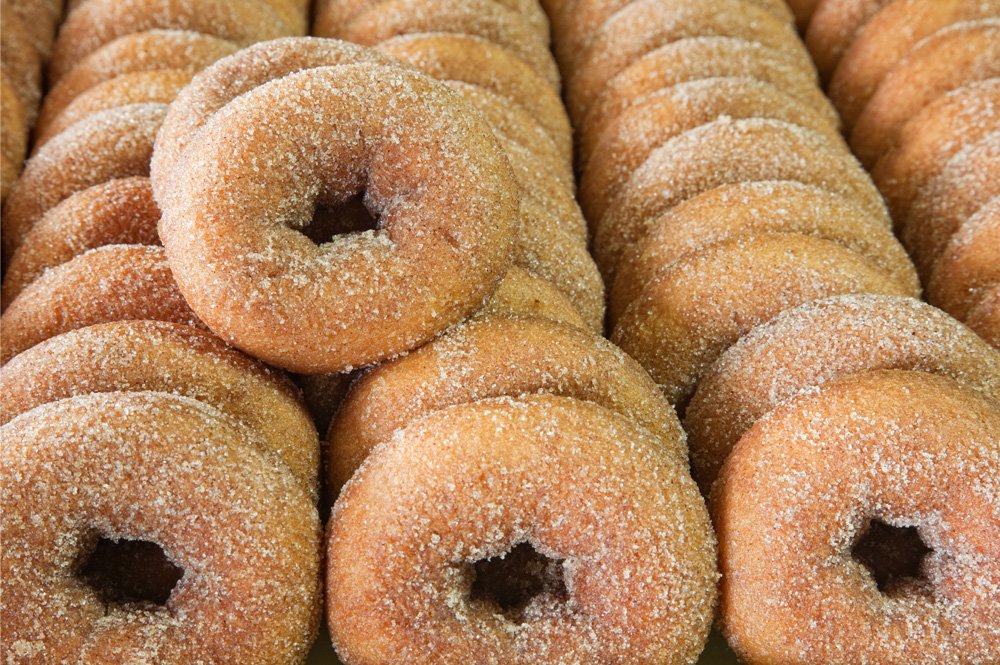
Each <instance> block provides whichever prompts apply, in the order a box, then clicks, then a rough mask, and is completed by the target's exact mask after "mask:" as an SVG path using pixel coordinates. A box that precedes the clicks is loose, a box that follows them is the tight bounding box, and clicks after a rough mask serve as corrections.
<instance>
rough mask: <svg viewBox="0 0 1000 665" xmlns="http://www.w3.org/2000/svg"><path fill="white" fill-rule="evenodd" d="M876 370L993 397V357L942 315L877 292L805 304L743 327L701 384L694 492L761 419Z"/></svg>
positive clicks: (694, 432)
mask: <svg viewBox="0 0 1000 665" xmlns="http://www.w3.org/2000/svg"><path fill="white" fill-rule="evenodd" d="M877 369H906V370H915V371H921V372H930V373H932V374H941V375H943V376H949V377H951V378H953V379H955V380H956V381H958V382H960V383H962V384H963V385H965V386H968V387H970V388H974V389H976V390H979V391H980V392H982V393H984V394H986V395H989V396H990V397H993V398H994V399H1000V353H997V352H996V351H995V350H993V349H991V348H990V346H989V345H987V344H985V343H984V342H983V341H982V340H981V339H979V337H978V336H976V335H975V334H973V333H972V331H970V330H969V329H968V328H966V327H965V326H963V325H962V324H961V323H959V322H958V321H956V320H955V319H953V318H951V317H950V316H948V315H947V314H945V313H944V312H942V311H941V310H938V309H936V308H934V307H931V306H930V305H926V304H924V303H922V302H920V301H918V300H914V299H912V298H897V297H891V296H876V295H848V296H839V297H835V298H828V299H826V300H819V301H816V302H812V303H807V304H805V305H802V306H801V307H796V308H795V309H790V310H788V311H786V312H782V313H781V314H779V315H778V316H777V317H775V318H774V319H773V320H771V321H769V322H768V323H765V324H763V325H760V326H758V327H756V328H754V329H753V330H751V331H750V332H749V333H748V334H746V335H745V336H743V338H741V339H740V341H738V342H737V343H736V344H734V345H733V346H732V347H730V348H729V350H728V351H726V352H725V353H724V354H723V355H722V357H721V358H719V360H718V361H717V362H716V363H715V364H714V365H713V366H712V368H711V369H710V370H709V371H708V372H707V373H706V374H705V376H704V378H702V379H701V381H700V382H699V384H698V390H697V391H696V392H695V394H694V397H692V399H691V402H690V403H689V404H688V407H687V410H686V412H685V415H684V428H685V430H686V431H687V432H688V436H689V437H690V438H689V444H690V447H691V467H692V470H693V471H694V475H695V479H696V480H698V482H699V484H700V485H701V487H702V490H703V491H705V492H706V493H707V491H708V490H709V489H710V488H711V486H712V483H713V482H714V481H715V478H716V476H718V473H719V469H721V468H722V464H723V462H725V460H726V457H728V456H729V453H730V451H731V450H732V449H733V447H734V446H736V444H737V442H738V441H739V440H740V438H741V437H742V436H743V435H744V434H745V433H746V432H747V430H749V429H750V428H751V427H752V426H753V424H754V423H755V422H756V421H757V420H758V419H760V418H762V417H764V416H765V415H766V414H767V413H768V412H770V411H772V410H773V409H775V408H777V407H778V406H780V405H781V404H784V403H786V402H788V401H789V400H791V399H793V398H795V397H796V396H797V395H801V394H803V393H807V392H810V391H812V390H815V389H816V388H818V387H819V386H822V385H824V384H826V383H828V382H830V381H833V380H835V379H838V378H841V377H845V376H850V375H852V374H859V373H862V372H867V371H870V370H877Z"/></svg>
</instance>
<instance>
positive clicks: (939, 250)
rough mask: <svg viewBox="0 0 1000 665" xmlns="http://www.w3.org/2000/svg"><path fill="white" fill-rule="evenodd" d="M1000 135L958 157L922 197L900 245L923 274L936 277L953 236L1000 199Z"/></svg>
mask: <svg viewBox="0 0 1000 665" xmlns="http://www.w3.org/2000/svg"><path fill="white" fill-rule="evenodd" d="M997 173H1000V129H998V130H996V131H994V132H992V133H991V134H987V135H986V136H984V137H983V138H982V139H980V140H979V141H977V142H976V143H973V144H971V145H968V146H966V147H965V148H964V149H962V150H960V151H959V152H957V153H956V154H955V156H954V157H952V158H951V160H949V161H948V163H947V164H946V165H945V166H944V168H943V169H942V170H941V173H940V174H939V175H938V176H936V177H935V178H934V179H933V180H931V181H930V182H928V183H927V184H926V185H925V186H924V187H923V189H922V190H921V191H920V192H918V193H917V197H916V199H915V200H914V202H913V206H912V207H911V208H910V214H909V215H908V216H907V218H906V221H905V222H904V224H903V226H902V228H901V229H900V234H899V235H900V239H901V240H902V241H903V245H904V246H905V247H906V249H907V251H908V252H909V253H910V256H911V257H912V258H913V263H914V264H915V265H916V266H917V272H919V273H920V274H921V276H923V277H925V278H926V277H928V276H929V275H930V271H931V268H932V267H933V265H934V262H935V261H936V260H937V258H938V257H939V256H941V254H943V253H944V251H945V247H946V246H947V244H948V241H949V240H950V239H951V237H952V235H954V234H955V232H956V231H958V230H959V228H961V226H962V224H963V223H964V222H965V221H966V220H967V219H969V218H970V217H972V216H973V215H975V214H976V212H977V211H979V209H980V208H982V207H983V206H984V205H986V204H987V203H989V202H990V200H991V199H993V198H996V197H997V196H1000V179H998V178H997V177H996V176H997Z"/></svg>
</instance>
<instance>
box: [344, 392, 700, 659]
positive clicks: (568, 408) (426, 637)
mask: <svg viewBox="0 0 1000 665" xmlns="http://www.w3.org/2000/svg"><path fill="white" fill-rule="evenodd" d="M581 462H583V463H581ZM432 496H438V497H440V496H452V497H455V502H454V503H450V504H448V505H446V506H442V507H441V509H432V510H428V506H430V505H432V503H431V500H430V497H432ZM473 497H477V498H476V499H475V500H473ZM390 498H391V500H388V499H390ZM584 505H586V506H587V508H586V510H581V509H580V507H581V506H584ZM702 506H703V504H702V500H701V497H700V495H699V494H698V491H697V488H696V487H695V485H694V483H693V482H691V480H690V475H688V472H687V470H686V468H685V466H684V464H683V462H681V461H680V460H678V459H677V457H676V456H675V455H671V454H670V453H669V449H667V448H665V447H664V446H663V443H662V441H660V440H659V439H658V438H656V437H654V436H652V435H650V434H649V433H647V432H646V431H645V430H643V429H641V428H639V427H637V426H636V425H635V424H634V423H633V422H632V421H630V420H629V419H627V418H624V417H622V416H619V415H618V414H615V413H612V412H610V411H607V410H606V409H603V408H602V407H599V406H597V405H594V404H589V403H587V402H581V401H577V400H573V399H570V398H565V397H562V398H560V397H552V396H537V397H532V398H525V399H522V400H517V401H514V400H511V399H497V400H486V401H482V402H477V403H474V404H465V405H461V406H457V407H452V408H449V409H445V410H443V411H439V412H436V413H433V414H431V415H429V416H427V417H425V418H423V419H421V420H419V421H417V422H415V423H412V424H411V425H409V426H408V427H407V428H406V429H403V430H401V431H399V432H397V433H396V434H395V435H394V436H393V438H392V440H391V441H390V442H388V443H386V444H385V445H383V446H380V447H379V448H378V449H376V450H375V451H374V452H373V453H372V455H371V456H370V457H369V458H368V460H367V462H366V463H365V464H364V466H363V467H362V468H361V469H360V470H359V472H358V473H357V474H356V475H355V476H354V478H353V479H352V480H351V482H349V483H348V484H347V486H346V487H345V488H344V491H343V492H342V493H341V495H340V499H339V500H338V501H337V504H336V506H335V507H334V512H333V517H332V521H331V523H330V528H329V530H328V531H327V561H328V566H327V578H326V583H327V589H328V593H329V595H328V598H330V599H331V600H330V602H329V603H328V604H327V622H328V625H329V627H330V634H331V636H332V638H333V642H334V645H335V646H336V647H337V650H338V652H339V653H340V655H341V658H342V659H343V660H344V661H345V662H350V663H358V664H364V663H376V662H383V661H390V662H408V661H410V660H412V659H414V658H419V657H421V655H422V656H426V655H427V654H433V658H434V661H435V662H437V663H461V662H467V661H469V660H472V659H475V658H481V659H484V660H488V661H491V662H503V661H513V662H526V663H538V662H549V663H553V662H570V661H572V660H574V659H578V658H580V657H581V654H584V656H582V657H584V658H587V659H588V660H591V659H592V660H593V661H594V662H671V663H674V662H677V663H680V662H688V661H691V660H693V659H694V658H695V657H696V656H697V654H698V653H700V651H701V649H702V647H703V646H704V641H705V638H706V637H707V634H708V629H709V627H710V624H711V621H712V613H713V612H712V606H713V602H714V596H715V584H716V582H715V581H716V579H717V575H716V572H715V560H714V556H715V548H714V545H713V535H712V533H711V526H710V524H709V522H708V517H707V515H706V514H705V512H704V508H703V507H702ZM390 533H391V534H394V535H393V536H392V537H389V534H390ZM519 544H520V545H521V547H520V548H519V549H520V551H521V552H524V551H526V550H527V551H529V552H530V550H529V549H528V548H529V547H530V548H533V549H534V550H535V551H536V552H538V553H540V554H541V555H542V556H545V557H548V558H549V559H550V561H549V563H548V566H547V569H548V570H549V571H550V575H549V576H548V577H547V579H548V580H549V581H550V584H548V585H545V586H543V590H542V591H541V593H539V594H538V595H536V596H534V597H533V598H531V599H529V600H528V601H527V602H526V603H524V604H523V605H524V606H523V608H522V607H513V608H511V609H510V610H507V614H505V613H504V608H503V606H500V605H499V604H498V603H497V602H495V601H494V600H493V599H492V597H491V596H490V595H489V594H488V593H487V594H485V598H482V599H475V598H473V597H471V594H470V587H471V586H472V584H473V579H472V578H473V571H474V570H475V567H476V566H475V564H476V562H479V561H484V560H488V559H494V558H497V557H502V556H504V555H505V554H506V553H508V552H510V551H511V550H512V549H514V548H515V546H517V545H519ZM529 556H530V555H529ZM551 559H555V560H556V561H551ZM560 560H561V562H562V565H560ZM513 561H518V553H517V551H515V552H514V553H513ZM529 561H530V559H529ZM539 563H543V562H539ZM480 565H482V564H480ZM633 567H637V568H638V569H640V570H642V571H643V572H642V574H641V575H635V574H633V575H629V574H628V573H629V572H632V571H634V570H635V568H633ZM512 568H513V572H514V574H515V575H517V574H519V573H521V570H518V565H517V563H514V564H512ZM564 571H565V572H564ZM563 574H565V575H566V576H567V577H568V579H570V580H572V581H571V582H570V584H568V585H566V587H565V588H566V590H565V591H562V590H561V589H560V586H561V585H560V578H561V577H562V576H563ZM484 575H488V572H484ZM539 581H541V580H539ZM501 585H502V582H501ZM667 589H670V590H671V591H669V592H668V591H667ZM570 608H572V609H570ZM511 614H513V615H514V617H515V618H514V619H513V620H512V619H511V618H510V617H511ZM413 617H427V618H428V619H427V620H426V621H424V620H418V621H416V622H414V621H413ZM430 617H433V618H432V619H431V618H430ZM518 617H523V619H524V620H523V621H521V622H518V623H514V622H515V621H517V618H518ZM427 621H429V622H431V623H427ZM389 625H392V626H393V627H392V628H389V629H383V628H382V626H389ZM430 625H433V627H434V630H429V629H428V628H429V626H430ZM640 627H641V629H640ZM370 654H377V656H376V655H370Z"/></svg>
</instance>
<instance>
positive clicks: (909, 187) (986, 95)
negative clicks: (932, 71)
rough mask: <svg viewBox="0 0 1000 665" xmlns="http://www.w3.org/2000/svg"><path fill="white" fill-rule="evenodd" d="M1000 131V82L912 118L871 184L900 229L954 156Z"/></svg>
mask: <svg viewBox="0 0 1000 665" xmlns="http://www.w3.org/2000/svg"><path fill="white" fill-rule="evenodd" d="M997 130H1000V78H994V79H988V80H986V81H979V82H976V83H971V84H969V85H966V86H963V87H961V88H958V89H957V90H954V91H952V92H949V93H948V94H946V95H943V96H941V97H939V98H938V99H937V100H936V101H934V102H932V103H930V104H928V105H927V106H926V107H925V108H924V109H923V110H922V111H921V112H920V113H918V114H917V115H915V116H914V117H913V118H911V119H910V120H909V121H907V123H906V124H905V125H903V128H902V129H901V130H900V132H899V138H898V139H897V141H896V144H895V145H894V146H893V147H892V148H891V149H889V151H888V152H886V153H885V154H883V155H882V156H881V157H879V159H878V161H877V162H876V163H875V168H873V169H872V179H873V180H874V181H875V185H876V186H877V187H878V188H879V190H880V191H881V192H882V195H883V196H884V197H885V200H886V205H887V206H888V207H889V212H890V213H891V214H892V219H893V221H894V222H895V223H896V226H897V228H899V227H902V226H903V223H904V222H905V221H906V218H907V217H908V216H909V214H910V207H911V205H912V204H913V201H914V199H916V198H917V194H918V193H919V192H920V190H922V189H923V188H924V186H925V185H926V184H927V183H928V182H929V181H931V180H933V179H934V177H935V176H937V175H939V174H940V173H941V169H943V168H944V166H945V164H947V163H948V162H949V161H950V160H951V158H952V157H954V156H955V153H957V152H958V151H960V150H961V149H962V148H963V147H965V146H967V145H969V144H971V143H975V142H976V141H978V140H980V139H981V138H983V137H984V136H985V135H986V134H988V133H990V132H993V131H997Z"/></svg>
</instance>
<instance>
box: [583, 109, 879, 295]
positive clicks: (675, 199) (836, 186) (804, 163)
mask: <svg viewBox="0 0 1000 665" xmlns="http://www.w3.org/2000/svg"><path fill="white" fill-rule="evenodd" d="M756 180H794V181H796V182H801V183H804V184H807V185H814V186H817V187H820V188H821V189H825V190H827V191H829V192H832V193H835V194H840V195H841V196H844V197H845V198H847V199H849V200H850V201H851V202H852V203H855V204H857V205H858V206H859V207H860V208H862V210H864V212H865V213H866V214H867V215H869V216H870V217H872V218H873V219H877V220H884V221H883V223H884V224H885V226H886V227H888V226H889V221H888V215H887V213H886V210H885V204H884V203H883V202H882V196H881V195H880V194H879V193H878V190H877V189H875V186H874V185H873V184H872V182H871V179H870V178H869V177H868V174H867V173H865V171H864V169H862V168H861V165H860V164H858V163H857V160H855V159H854V158H853V157H852V156H851V155H850V153H848V152H847V151H846V150H842V149H839V148H838V146H837V145H836V144H831V143H830V141H829V140H828V139H826V138H825V137H823V136H822V135H820V134H816V133H815V132H812V131H810V130H808V129H805V128H803V127H800V126H797V125H793V124H791V123H787V122H783V121H780V120H768V119H763V118H749V119H743V120H733V119H731V118H725V117H723V118H719V119H718V120H715V121H713V122H711V123H708V124H705V125H702V126H700V127H697V128H695V129H692V130H690V131H687V132H685V133H683V134H681V135H680V136H677V137H676V138H674V139H672V140H670V141H668V142H667V143H665V144H664V145H662V146H660V147H659V148H657V149H656V150H655V151H653V153H652V154H651V155H650V157H649V159H647V160H646V162H645V163H644V164H643V165H642V166H641V167H640V168H639V169H638V170H637V171H636V172H635V173H634V174H632V177H631V178H630V179H629V181H628V183H626V185H625V186H624V187H623V188H622V190H621V193H620V194H619V195H618V197H617V198H616V199H615V200H614V201H612V202H611V203H610V204H609V206H608V209H607V212H606V213H605V214H604V216H603V217H602V218H601V219H600V220H599V221H598V222H597V225H596V228H595V229H594V255H595V258H596V259H597V264H598V266H600V268H601V272H602V274H603V275H604V276H605V278H606V280H607V281H608V282H611V280H612V278H613V277H614V275H615V271H616V270H617V268H618V263H619V261H620V259H621V255H622V253H623V252H624V251H625V250H626V249H627V248H628V247H630V246H631V245H633V244H634V243H635V242H637V241H639V240H641V239H642V237H643V236H644V235H645V234H646V233H647V232H648V230H649V228H650V226H651V225H652V224H653V222H654V221H655V220H656V219H657V218H658V217H659V216H660V215H662V214H663V213H664V212H666V211H668V210H669V209H670V208H673V207H674V206H676V205H677V204H679V203H682V202H683V201H685V200H687V199H689V198H692V197H694V196H697V195H698V194H701V193H703V192H706V191H708V190H710V189H714V188H716V187H719V186H721V185H727V184H732V183H736V182H745V181H756Z"/></svg>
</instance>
